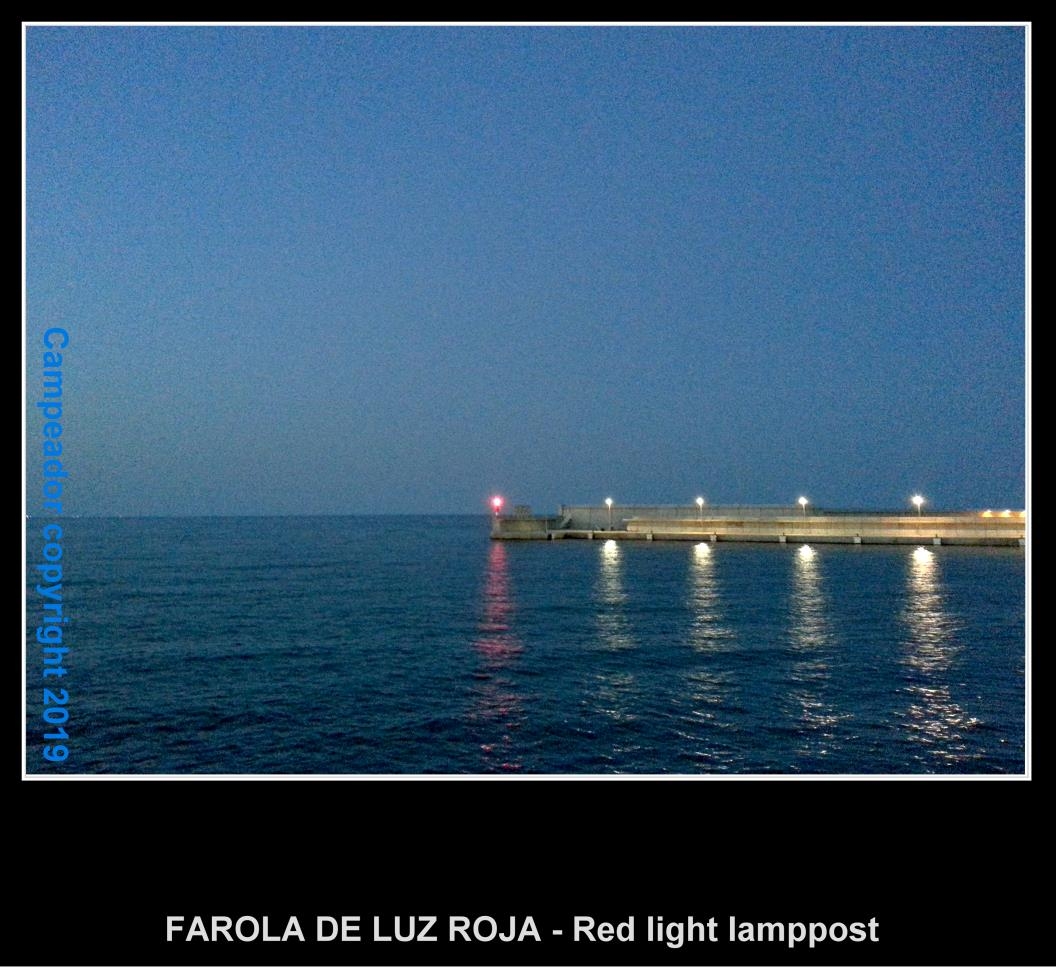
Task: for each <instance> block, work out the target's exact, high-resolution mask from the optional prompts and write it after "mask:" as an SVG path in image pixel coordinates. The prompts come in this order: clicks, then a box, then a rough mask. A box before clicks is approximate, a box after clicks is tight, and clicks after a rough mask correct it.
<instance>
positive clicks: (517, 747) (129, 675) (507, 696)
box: [26, 516, 1025, 775]
mask: <svg viewBox="0 0 1056 968" xmlns="http://www.w3.org/2000/svg"><path fill="white" fill-rule="evenodd" d="M61 523H62V526H63V528H64V536H63V542H62V544H63V558H62V565H63V569H64V571H63V589H62V595H63V608H64V613H63V614H64V615H65V616H66V617H67V618H68V619H69V622H68V624H67V625H66V626H65V627H64V638H63V646H65V647H68V648H69V650H70V651H69V652H68V653H65V654H64V656H63V659H64V663H65V664H64V668H65V669H66V675H65V676H63V677H61V681H60V680H59V679H58V678H57V677H53V678H52V679H51V680H49V683H48V684H52V683H58V684H59V685H61V688H63V689H65V690H67V695H68V699H67V701H66V703H65V704H64V705H65V708H66V709H67V710H68V714H69V719H68V721H66V722H65V723H64V724H63V728H64V730H65V731H66V732H68V734H69V739H68V741H66V745H67V746H68V750H69V756H68V759H67V760H66V761H65V762H64V763H61V764H58V763H54V764H53V763H48V762H46V761H44V760H43V759H42V756H41V749H42V746H43V744H44V742H45V741H44V740H42V738H41V736H42V733H43V732H45V731H47V730H51V729H55V728H56V727H55V726H49V725H47V724H45V723H44V722H43V720H42V709H43V707H42V679H41V670H42V668H43V666H42V662H41V650H40V647H39V646H38V645H37V643H36V638H35V628H36V626H37V625H38V624H39V623H40V621H41V618H40V616H41V615H42V612H41V607H40V606H41V603H42V601H43V600H42V599H41V597H40V596H39V595H38V594H37V593H36V591H35V588H34V586H35V584H36V579H37V577H38V576H37V573H36V572H35V571H34V570H33V569H34V566H35V565H36V564H38V563H39V562H40V561H41V557H40V554H41V545H42V539H41V536H40V528H41V527H42V525H43V524H44V522H43V521H37V520H31V521H30V522H29V525H28V531H27V567H28V569H29V570H28V575H29V579H30V581H29V586H28V589H27V596H28V598H27V601H28V606H27V607H28V625H29V635H28V641H29V647H28V652H27V724H26V726H27V732H26V741H27V754H26V755H27V761H26V768H27V771H28V772H30V773H53V774H62V775H70V774H98V773H109V774H114V773H117V774H153V773H160V774H193V773H229V774H236V773H238V774H240V773H255V774H323V773H328V774H329V773H335V774H388V773H393V774H426V773H429V774H492V775H512V774H576V775H582V774H608V775H611V774H621V773H622V774H687V775H708V774H712V775H720V774H782V773H784V774H1017V773H1018V774H1022V773H1023V772H1024V668H1025V631H1024V597H1025V596H1024V591H1025V555H1024V551H1023V550H1022V549H1006V548H952V547H936V548H932V547H927V548H920V549H917V548H913V547H911V546H905V547H875V546H874V547H870V546H865V547H854V546H847V545H817V546H814V547H813V548H803V547H801V546H798V545H791V544H790V545H784V546H782V545H769V544H755V545H747V544H725V543H719V544H716V545H711V546H698V545H694V544H693V543H681V542H678V543H674V542H672V543H661V542H654V543H645V542H621V543H615V542H606V541H600V540H599V541H562V542H553V543H548V542H523V543H513V542H511V543H500V542H492V541H490V540H489V537H488V531H489V522H488V520H487V519H486V518H484V517H476V516H465V517H459V516H452V517H289V518H261V517H247V518H231V517H228V518H125V519H117V518H94V519H86V518H82V519H67V520H64V521H62V522H61ZM60 716H61V714H53V718H56V719H57V718H59V717H60ZM49 742H54V741H49Z"/></svg>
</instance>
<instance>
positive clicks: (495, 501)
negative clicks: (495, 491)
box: [491, 497, 502, 514]
mask: <svg viewBox="0 0 1056 968" xmlns="http://www.w3.org/2000/svg"><path fill="white" fill-rule="evenodd" d="M491 506H492V507H493V508H494V509H495V513H496V514H498V513H499V512H500V511H501V510H502V498H501V497H493V498H492V499H491Z"/></svg>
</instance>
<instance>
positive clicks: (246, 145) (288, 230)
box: [26, 27, 1025, 514]
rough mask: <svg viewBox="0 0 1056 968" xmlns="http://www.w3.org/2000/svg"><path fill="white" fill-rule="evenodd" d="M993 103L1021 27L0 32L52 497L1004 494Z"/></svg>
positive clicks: (657, 498)
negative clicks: (41, 347)
mask: <svg viewBox="0 0 1056 968" xmlns="http://www.w3.org/2000/svg"><path fill="white" fill-rule="evenodd" d="M1024 83H1025V82H1024V31H1023V29H1022V28H1016V27H961V28H928V27H905V28H875V27H874V28H864V27H863V28H796V27H789V28H770V27H766V28H764V27H756V28H723V27H716V28H602V27H595V28H534V29H533V28H518V29H514V28H355V27H345V28H83V27H73V28H50V27H31V28H28V29H27V31H26V85H27V95H26V141H27V150H26V165H27V176H26V185H27V188H26V203H27V230H26V247H27V280H26V298H27V321H26V331H27V343H28V347H29V349H28V360H29V367H28V372H27V395H28V400H29V403H30V404H32V403H33V402H34V401H35V400H36V399H37V398H38V388H39V385H40V360H39V352H38V350H37V346H38V344H39V339H40V334H41V333H42V332H43V330H44V329H46V328H47V327H48V326H50V325H63V326H65V327H66V328H67V329H68V330H69V332H70V334H71V345H70V347H69V349H68V351H67V354H66V357H65V361H64V364H65V365H64V369H65V381H66V382H65V392H66V420H67V433H66V435H65V436H64V438H63V439H64V441H65V444H66V452H65V458H66V461H67V466H68V468H69V471H70V480H69V484H68V486H67V498H68V507H67V511H68V513H82V514H238V513H250V514H256V513H264V514H290V513H387V512H408V513H429V512H436V513H449V512H450V513H459V512H476V511H483V510H486V508H485V502H486V500H487V498H488V497H489V496H490V494H492V493H495V492H500V493H503V494H505V495H507V496H508V498H509V500H510V501H511V502H516V503H530V504H532V505H534V506H535V507H537V508H539V509H547V510H548V509H551V508H553V507H555V506H556V505H557V504H558V503H561V502H568V503H573V502H587V501H594V500H599V501H600V499H601V498H602V497H605V496H607V495H609V494H612V495H613V496H614V497H615V498H616V499H617V500H621V501H625V502H627V503H632V502H643V503H644V502H657V503H676V502H682V501H685V502H686V503H687V504H688V503H690V502H691V501H692V499H693V498H694V497H695V496H696V495H697V494H704V495H706V496H707V497H708V499H709V500H711V501H713V502H714V503H722V502H730V503H734V502H760V503H783V502H792V501H794V499H795V498H796V497H797V496H798V495H799V494H801V493H802V494H807V495H809V496H810V497H811V499H812V501H814V502H815V503H816V504H817V505H820V506H844V507H900V506H903V505H904V504H905V501H906V499H907V498H908V496H909V495H910V494H912V493H915V492H917V491H920V492H921V493H923V494H925V495H926V496H928V498H929V500H931V501H932V503H933V505H934V506H936V507H986V506H1002V507H1005V506H1022V504H1023V500H1024V446H1025V443H1024V412H1025V397H1024V373H1025V362H1024V351H1025V335H1024V333H1025V326H1024V306H1025V289H1024V285H1025V283H1024V235H1025V231H1024V223H1025V211H1024ZM30 409H33V408H30ZM28 420H29V423H28V426H27V437H28V440H29V472H30V473H29V498H28V501H29V511H30V512H31V513H33V512H34V510H35V503H36V501H37V498H36V495H37V494H39V475H38V473H37V464H38V463H39V460H38V459H37V456H36V455H37V453H38V449H39V444H38V441H39V432H40V431H39V422H40V421H39V419H38V417H37V415H36V414H35V413H30V415H29V418H28Z"/></svg>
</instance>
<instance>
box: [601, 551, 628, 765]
mask: <svg viewBox="0 0 1056 968" xmlns="http://www.w3.org/2000/svg"><path fill="white" fill-rule="evenodd" d="M599 552H600V554H599V556H598V558H599V560H598V578H597V583H596V585H595V590H594V598H595V602H596V605H597V612H596V620H597V630H598V635H597V641H598V647H599V650H600V654H599V655H598V657H597V659H596V660H595V661H594V669H595V672H594V676H593V679H594V683H595V692H594V701H595V704H596V711H597V712H599V713H601V714H602V715H604V716H607V717H609V718H610V719H612V720H614V721H616V722H618V723H621V724H627V723H630V722H632V721H633V720H635V719H637V718H638V717H637V716H636V715H635V714H634V713H633V712H632V711H631V709H630V705H629V700H630V699H631V698H632V697H633V695H634V693H635V692H636V686H637V683H636V680H635V677H634V675H633V674H632V673H630V672H628V671H627V670H626V669H625V668H623V666H622V659H621V658H620V653H622V652H624V651H625V650H627V649H631V648H634V645H635V642H634V639H633V638H632V636H631V632H630V626H629V623H628V621H627V615H626V611H625V609H626V604H627V592H626V590H625V589H624V584H623V560H622V559H623V557H624V554H625V553H624V551H623V550H622V549H621V548H620V545H619V542H617V541H614V540H612V539H611V538H610V539H609V540H608V541H605V542H604V543H603V544H602V545H601V547H600V548H599ZM606 653H608V655H607V656H606V655H605V654H606ZM635 749H637V747H636V746H635V745H633V743H632V745H630V746H623V745H616V746H614V747H613V750H612V759H613V762H620V760H621V758H622V757H624V756H625V755H626V754H627V753H630V752H633V751H634V750H635Z"/></svg>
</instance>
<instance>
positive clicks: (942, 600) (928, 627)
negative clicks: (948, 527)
mask: <svg viewBox="0 0 1056 968" xmlns="http://www.w3.org/2000/svg"><path fill="white" fill-rule="evenodd" d="M906 581H907V602H906V608H905V611H904V613H903V621H904V622H905V624H906V626H907V629H908V631H909V642H908V643H907V647H906V652H905V654H904V656H903V659H902V663H903V665H904V667H905V674H904V679H905V682H906V684H905V686H903V691H904V692H906V693H907V694H908V696H909V707H908V709H907V710H906V712H905V713H904V714H903V716H904V719H905V728H906V730H907V731H908V734H909V737H910V739H911V740H913V741H914V742H916V743H919V744H920V745H921V747H922V754H921V757H920V758H921V759H922V760H923V761H924V762H925V763H927V762H929V761H938V762H939V763H947V764H956V763H963V762H965V761H966V760H967V759H969V756H968V754H967V744H966V743H965V742H964V737H963V735H962V733H963V730H965V729H966V728H971V727H972V726H976V725H978V720H975V719H972V718H970V717H968V716H967V715H966V713H965V711H964V709H962V708H961V706H960V705H958V704H957V703H956V702H955V701H954V700H953V697H952V695H951V693H950V682H949V679H950V674H951V672H952V669H953V666H954V664H955V662H956V660H957V656H958V654H959V652H960V646H959V645H958V644H957V641H956V632H957V626H956V622H955V620H954V618H953V616H952V615H951V614H950V613H949V611H948V609H947V607H946V596H945V593H944V591H943V587H942V583H941V574H940V569H939V559H938V558H937V557H936V556H935V554H934V553H933V552H931V551H929V550H928V549H927V548H917V549H916V550H915V551H914V552H913V554H912V556H911V557H910V559H909V566H908V569H907V575H906Z"/></svg>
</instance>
